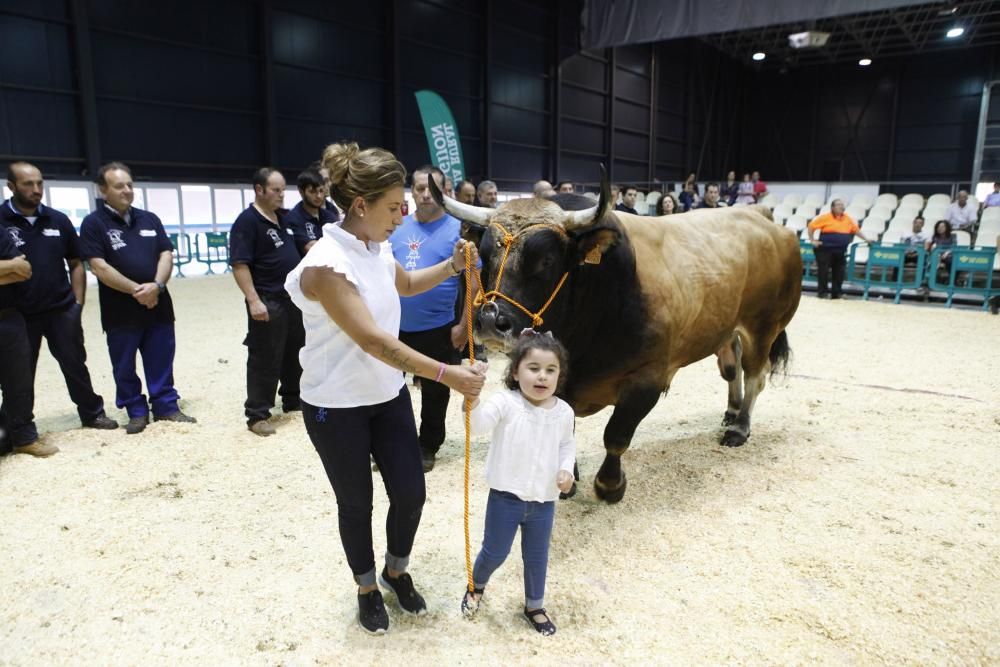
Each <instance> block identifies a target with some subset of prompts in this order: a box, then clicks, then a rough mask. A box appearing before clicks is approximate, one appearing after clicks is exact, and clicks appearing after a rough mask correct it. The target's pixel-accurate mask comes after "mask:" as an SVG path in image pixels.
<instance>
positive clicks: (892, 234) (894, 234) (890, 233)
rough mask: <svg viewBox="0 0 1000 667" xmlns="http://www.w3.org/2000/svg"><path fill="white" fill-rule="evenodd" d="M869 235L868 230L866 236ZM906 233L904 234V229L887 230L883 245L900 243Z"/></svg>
mask: <svg viewBox="0 0 1000 667" xmlns="http://www.w3.org/2000/svg"><path fill="white" fill-rule="evenodd" d="M867 233H868V232H867V230H865V234H867ZM905 233H906V232H904V231H903V230H902V229H887V230H885V233H884V234H882V243H883V244H895V243H899V242H901V241H902V240H903V235H904V234H905Z"/></svg>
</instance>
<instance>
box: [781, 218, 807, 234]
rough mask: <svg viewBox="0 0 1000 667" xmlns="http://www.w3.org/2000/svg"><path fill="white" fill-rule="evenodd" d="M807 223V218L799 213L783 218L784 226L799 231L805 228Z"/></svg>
mask: <svg viewBox="0 0 1000 667" xmlns="http://www.w3.org/2000/svg"><path fill="white" fill-rule="evenodd" d="M808 224H809V220H807V219H806V218H804V217H802V216H801V215H792V216H790V217H789V218H788V219H787V220H785V227H788V228H789V229H794V230H796V231H799V230H801V229H805V227H806V225H808Z"/></svg>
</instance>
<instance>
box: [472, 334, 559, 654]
mask: <svg viewBox="0 0 1000 667" xmlns="http://www.w3.org/2000/svg"><path fill="white" fill-rule="evenodd" d="M510 360H511V361H510V366H509V367H508V369H507V375H506V377H505V378H504V384H505V385H506V386H507V389H508V391H504V392H500V393H498V394H494V395H493V396H491V397H490V398H489V399H488V400H487V401H486V402H485V403H480V402H479V401H478V400H477V401H476V402H475V403H473V406H472V432H473V433H475V434H477V435H481V434H484V433H487V432H492V441H491V442H490V451H489V454H488V455H487V456H486V480H487V481H488V482H489V485H490V496H489V500H488V501H487V504H486V530H485V535H484V536H483V547H482V549H481V550H480V552H479V556H478V557H477V558H476V565H475V568H474V569H473V572H472V579H473V585H474V588H475V590H474V591H473V592H469V591H466V593H465V597H464V598H463V599H462V613H464V614H465V615H466V616H469V617H471V616H472V615H473V614H475V613H476V611H477V610H478V609H479V601H480V599H481V598H482V596H483V591H484V589H485V588H486V584H487V583H488V582H489V580H490V576H491V575H492V574H493V572H494V571H495V570H496V569H497V568H498V567H500V565H502V564H503V562H504V560H505V559H506V558H507V555H508V554H509V553H510V547H511V544H512V543H513V541H514V535H515V533H517V529H518V527H520V528H521V555H522V557H523V559H524V617H525V618H526V619H527V620H528V622H529V623H530V624H531V625H532V627H534V628H535V630H537V631H538V632H540V633H541V634H543V635H552V634H555V631H556V626H555V625H553V624H552V620H551V619H550V618H549V616H548V614H547V613H546V612H545V609H544V608H543V602H544V600H543V598H544V597H545V571H546V568H547V566H548V559H549V538H550V536H551V535H552V521H553V519H554V517H555V501H556V499H557V498H558V497H559V492H560V491H562V492H564V493H566V492H568V491H569V490H570V488H571V487H572V486H573V473H572V470H573V461H574V460H575V458H576V444H575V442H574V440H573V409H572V408H570V407H569V405H567V404H566V402H565V401H562V400H560V399H558V398H556V397H555V395H554V394H555V393H556V392H558V391H559V390H561V389H562V387H563V385H564V384H565V381H566V372H567V368H566V349H565V348H564V347H563V346H562V344H561V343H559V341H557V340H556V339H555V338H553V337H552V334H551V333H547V334H537V333H535V332H534V331H531V330H527V331H525V332H524V333H522V334H521V337H520V338H519V339H518V341H517V343H516V344H515V345H514V349H513V350H512V351H511V353H510Z"/></svg>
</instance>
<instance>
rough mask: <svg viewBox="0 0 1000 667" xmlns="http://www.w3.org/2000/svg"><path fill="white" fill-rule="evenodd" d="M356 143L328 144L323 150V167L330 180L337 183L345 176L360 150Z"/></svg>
mask: <svg viewBox="0 0 1000 667" xmlns="http://www.w3.org/2000/svg"><path fill="white" fill-rule="evenodd" d="M360 150H361V149H360V148H358V144H357V143H355V142H351V143H345V144H330V145H329V146H327V147H326V149H325V150H324V151H323V159H322V163H323V167H324V168H325V169H326V170H327V172H328V173H329V174H330V182H331V183H333V184H334V185H339V184H340V183H343V182H344V179H346V178H347V172H348V170H349V169H350V167H351V162H353V161H354V159H355V158H357V156H358V153H359V152H360Z"/></svg>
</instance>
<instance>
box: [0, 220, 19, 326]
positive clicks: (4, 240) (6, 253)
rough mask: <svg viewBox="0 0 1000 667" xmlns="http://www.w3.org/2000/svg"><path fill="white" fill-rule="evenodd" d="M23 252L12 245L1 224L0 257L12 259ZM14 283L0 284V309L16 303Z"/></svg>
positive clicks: (12, 242) (10, 306)
mask: <svg viewBox="0 0 1000 667" xmlns="http://www.w3.org/2000/svg"><path fill="white" fill-rule="evenodd" d="M22 254H23V253H21V252H19V251H18V249H17V246H15V245H14V241H13V239H11V237H10V235H9V234H8V233H7V231H6V229H4V226H3V225H0V259H14V258H15V257H20V256H21V255H22ZM15 288H16V283H13V284H10V285H0V310H6V309H7V308H13V307H14V306H15V305H17V291H16V289H15Z"/></svg>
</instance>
